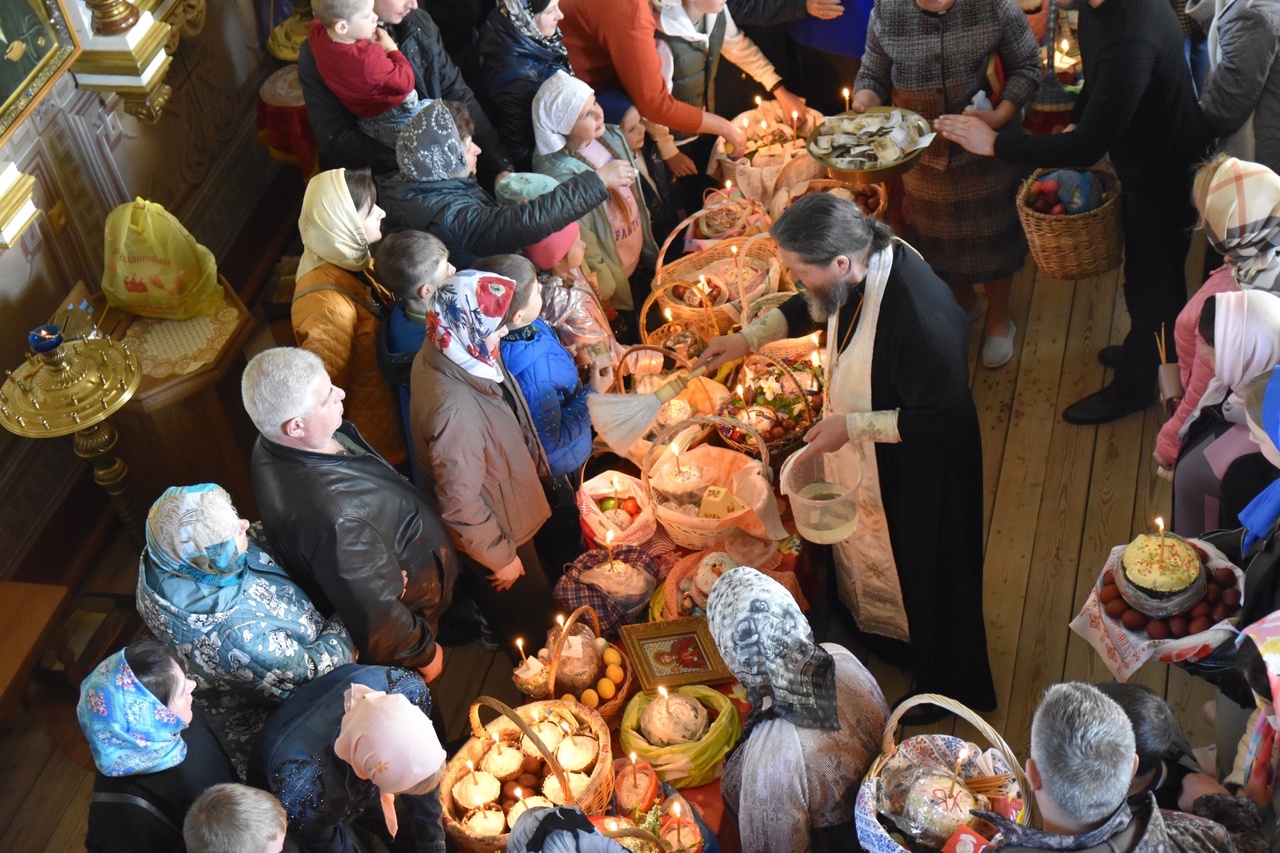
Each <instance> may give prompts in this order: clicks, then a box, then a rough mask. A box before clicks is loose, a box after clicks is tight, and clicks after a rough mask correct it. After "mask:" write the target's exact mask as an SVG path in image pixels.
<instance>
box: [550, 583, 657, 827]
mask: <svg viewBox="0 0 1280 853" xmlns="http://www.w3.org/2000/svg"><path fill="white" fill-rule="evenodd" d="M584 613H588V614H590V615H591V624H592V626H593V629H594V631H595V635H596V636H597V637H601V636H604V635H603V634H601V633H600V617H599V616H597V615H596V611H595V609H594V608H591V607H588V606H586V605H583V606H582V607H579V608H578V609H577V610H575V611H573V612H572V613H570V614H569V619H568V620H567V621H566V622H565V623H564V629H563V630H561V631H560V636H559V637H557V638H556V644H555V646H554V647H553V648H552V649H551V663H550V669H551V672H550V673H549V674H548V675H547V695H548V696H551V697H554V696H555V695H556V669H557V668H558V667H559V666H560V655H561V654H563V652H564V644H565V638H566V637H568V636H569V632H570V631H571V630H572V629H573V626H574V625H575V624H577V622H578V620H579V619H581V618H582V614H584ZM609 648H611V649H613V650H614V651H616V652H617V653H618V656H619V657H621V658H622V672H623V674H624V675H625V678H623V679H622V683H621V684H619V685H618V692H617V693H615V694H614V697H613V698H612V699H610V700H609V701H608V702H601V703H600V705H599V707H597V708H596V709H595V711H596V713H597V714H599V715H600V718H601V719H602V720H604V722H605V725H606V726H608V727H609V728H613V727H614V726H616V725H617V723H618V720H619V719H621V717H622V709H623V708H625V707H626V705H627V700H628V699H630V698H631V694H632V693H633V692H634V690H633V687H634V686H635V685H634V681H635V679H634V678H632V666H631V661H629V660H628V659H627V656H626V654H625V653H624V652H623V651H622V645H621V644H620V643H611V644H610V646H609ZM584 811H585V809H584Z"/></svg>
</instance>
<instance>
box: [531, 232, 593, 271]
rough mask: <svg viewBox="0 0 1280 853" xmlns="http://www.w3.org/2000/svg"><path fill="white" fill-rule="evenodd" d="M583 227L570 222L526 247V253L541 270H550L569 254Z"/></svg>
mask: <svg viewBox="0 0 1280 853" xmlns="http://www.w3.org/2000/svg"><path fill="white" fill-rule="evenodd" d="M580 233H581V229H580V228H579V227H578V223H577V222H570V223H569V224H568V225H566V226H565V227H563V228H561V229H560V230H559V231H557V232H556V233H554V234H552V235H551V236H550V237H543V238H542V239H541V240H539V241H538V242H536V243H534V244H533V245H532V246H525V247H524V255H525V257H526V258H528V259H529V260H530V261H532V262H533V265H534V266H535V267H537V268H538V269H540V270H549V269H551V268H552V267H554V266H555V265H556V264H558V263H560V261H561V260H562V259H563V258H564V256H565V255H567V254H569V249H570V248H571V247H572V246H573V244H574V242H575V241H576V240H577V239H578V235H579V234H580Z"/></svg>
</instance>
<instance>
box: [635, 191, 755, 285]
mask: <svg viewBox="0 0 1280 853" xmlns="http://www.w3.org/2000/svg"><path fill="white" fill-rule="evenodd" d="M743 206H746V207H749V208H751V209H753V210H758V211H759V212H761V213H765V215H766V216H767V215H768V213H766V212H765V210H764V208H763V207H760V204H759V203H758V202H756V201H755V200H754V199H749V198H747V197H746V196H745V195H744V196H743V197H742V198H741V199H734V200H732V201H722V202H720V203H719V204H713V205H710V206H708V207H704V208H701V209H699V210H695V211H694V212H693V213H690V214H689V215H688V216H686V217H685V218H684V219H682V220H680V224H679V225H677V226H676V227H675V228H673V229H672V230H671V233H670V234H668V235H667V239H665V240H663V241H662V248H660V249H658V263H657V265H656V266H655V268H654V270H653V280H654V281H659V280H661V278H662V263H663V258H665V257H666V256H667V249H669V248H671V244H672V242H674V241H675V239H676V237H679V236H680V235H681V234H683V233H684V229H686V228H688V227H689V226H690V225H692V224H693V223H694V222H696V221H697V220H699V219H701V218H702V217H704V216H706V215H707V214H708V213H710V212H711V211H713V210H719V209H720V208H722V207H743Z"/></svg>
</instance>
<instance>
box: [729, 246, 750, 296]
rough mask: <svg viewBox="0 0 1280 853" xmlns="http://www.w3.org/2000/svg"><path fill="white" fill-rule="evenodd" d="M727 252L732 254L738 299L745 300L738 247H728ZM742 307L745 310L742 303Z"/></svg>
mask: <svg viewBox="0 0 1280 853" xmlns="http://www.w3.org/2000/svg"><path fill="white" fill-rule="evenodd" d="M729 251H730V252H733V277H734V279H735V280H736V281H737V282H738V296H739V298H745V295H744V294H743V293H742V260H741V259H740V258H739V257H738V247H737V246H730V247H729ZM742 307H743V308H746V307H747V306H746V303H743V306H742Z"/></svg>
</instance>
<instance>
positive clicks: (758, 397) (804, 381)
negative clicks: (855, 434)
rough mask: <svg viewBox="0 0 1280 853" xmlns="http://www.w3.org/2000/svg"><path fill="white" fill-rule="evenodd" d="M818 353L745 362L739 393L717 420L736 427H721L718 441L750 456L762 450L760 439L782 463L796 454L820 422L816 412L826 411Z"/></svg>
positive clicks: (766, 356)
mask: <svg viewBox="0 0 1280 853" xmlns="http://www.w3.org/2000/svg"><path fill="white" fill-rule="evenodd" d="M816 352H817V351H816V350H812V351H811V352H810V353H809V355H808V357H805V356H800V355H798V354H797V355H792V356H783V357H782V358H778V357H776V356H774V355H771V354H769V353H767V352H757V353H753V354H751V355H749V356H747V358H746V360H745V361H744V362H743V365H742V372H741V373H740V374H739V376H738V385H737V387H736V388H735V389H734V392H733V394H732V396H730V398H729V400H728V402H727V403H725V404H724V406H722V407H721V409H720V412H719V414H720V415H721V416H722V417H725V418H729V419H730V420H731V421H732V423H731V424H730V425H728V426H722V427H720V437H721V438H723V439H724V440H725V442H726V443H727V444H729V446H731V447H734V448H736V449H738V450H741V451H742V452H743V453H750V454H752V455H756V454H758V453H760V448H761V446H762V444H761V442H760V440H759V438H758V437H757V436H759V437H763V439H764V442H763V446H764V447H765V448H766V449H767V450H768V451H769V452H770V453H772V454H775V455H776V456H777V457H778V458H779V459H785V458H786V457H787V456H788V455H790V454H791V453H792V452H794V451H795V450H798V449H799V448H800V446H801V445H802V444H803V443H804V434H805V432H807V431H808V429H809V427H811V426H813V424H814V422H815V420H816V418H815V417H814V411H815V410H817V411H819V412H820V411H821V410H822V368H821V362H820V359H818V358H815V357H814V356H815V355H816ZM788 362H790V363H788ZM815 362H817V363H815ZM746 427H751V428H752V430H753V431H754V433H755V434H754V435H753V434H752V431H749V430H747V429H746Z"/></svg>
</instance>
